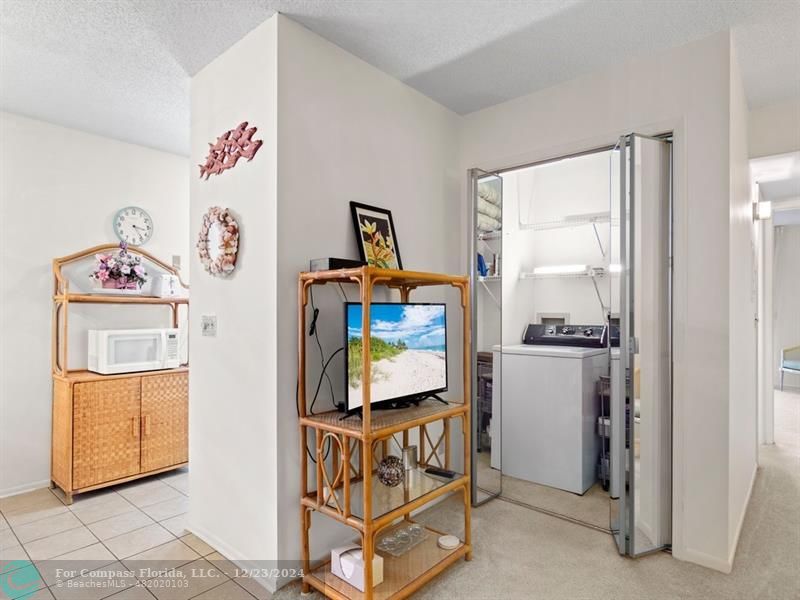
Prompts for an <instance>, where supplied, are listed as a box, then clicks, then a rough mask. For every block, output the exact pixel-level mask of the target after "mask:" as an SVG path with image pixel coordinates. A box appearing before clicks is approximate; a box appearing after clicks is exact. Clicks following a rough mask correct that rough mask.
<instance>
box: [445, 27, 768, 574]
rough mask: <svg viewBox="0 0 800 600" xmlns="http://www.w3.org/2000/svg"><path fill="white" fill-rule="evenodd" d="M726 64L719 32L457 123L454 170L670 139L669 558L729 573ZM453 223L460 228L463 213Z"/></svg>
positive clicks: (738, 518) (733, 289) (736, 290)
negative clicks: (655, 137)
mask: <svg viewBox="0 0 800 600" xmlns="http://www.w3.org/2000/svg"><path fill="white" fill-rule="evenodd" d="M732 60H733V59H732V55H731V47H730V33H729V32H724V33H720V34H717V35H714V36H711V37H708V38H705V39H703V40H699V41H697V42H694V43H691V44H688V45H686V46H683V47H680V48H676V49H673V50H670V51H668V52H664V53H660V54H658V55H655V56H652V57H647V58H642V59H638V60H636V61H632V62H628V63H625V64H621V65H617V66H615V67H612V68H609V69H606V70H605V71H602V72H597V73H594V74H591V75H587V76H584V77H581V78H578V79H575V80H572V81H569V82H566V83H563V84H559V85H556V86H553V87H551V88H548V89H545V90H542V91H539V92H536V93H533V94H530V95H528V96H524V97H522V98H518V99H515V100H511V101H509V102H505V103H503V104H499V105H497V106H493V107H490V108H487V109H484V110H481V111H477V112H475V113H472V114H469V115H466V116H465V118H464V123H463V130H462V153H461V157H462V168H463V169H464V170H465V171H466V170H467V169H469V168H473V167H479V168H481V169H484V170H487V171H494V170H497V169H503V168H508V167H511V166H514V165H523V164H531V163H533V162H536V161H541V160H545V159H550V158H555V157H558V156H565V155H568V154H571V153H575V152H581V151H586V150H589V149H592V148H597V147H602V146H605V145H610V144H614V142H615V141H616V140H617V139H618V137H619V136H620V135H622V134H626V133H630V132H634V131H635V132H638V133H644V134H651V135H652V134H657V133H663V132H666V131H673V132H674V134H675V139H674V143H673V150H674V156H673V184H674V199H675V215H674V221H675V228H674V245H675V251H676V259H675V269H674V303H673V314H674V339H673V347H674V353H673V360H674V405H673V408H674V427H675V436H674V448H673V467H674V472H675V474H676V475H675V478H674V489H673V518H674V532H673V554H674V556H675V557H677V558H680V559H684V560H689V561H692V562H696V563H699V564H702V565H705V566H708V567H711V568H714V569H718V570H721V571H730V569H731V566H732V561H733V553H734V551H735V545H736V541H735V536H734V535H733V534H732V531H731V530H735V529H738V527H739V525H738V524H740V523H741V522H742V520H743V518H744V506H743V505H741V504H738V503H735V502H732V500H731V498H733V497H737V498H740V497H742V494H741V491H740V490H737V491H736V493H735V494H732V493H730V492H731V490H730V487H729V486H730V483H731V481H732V478H731V474H730V471H729V467H730V464H731V454H730V447H729V438H730V435H731V428H730V426H729V419H728V417H729V408H730V407H729V401H730V394H729V390H730V380H729V375H730V369H731V362H730V361H731V355H730V354H729V350H730V341H729V340H730V330H729V327H730V323H729V314H730V306H729V299H730V297H731V295H745V296H746V295H749V294H750V290H749V289H740V288H741V287H742V286H741V283H740V281H739V280H738V279H737V280H736V282H734V283H733V284H732V282H731V274H730V270H729V260H730V256H729V251H728V249H729V239H730V223H731V215H732V207H733V203H732V197H731V193H732V192H731V177H730V176H731V156H730V153H729V151H728V149H729V144H730V135H731V127H741V123H740V120H736V121H735V122H732V121H731V119H730V114H729V109H730V99H731V69H730V64H731V61H732ZM736 193H738V191H737V192H736ZM463 196H464V197H465V198H466V197H467V196H468V190H467V189H466V186H465V188H464V189H463ZM738 201H739V199H737V204H736V206H737V208H736V210H737V211H738ZM465 205H466V202H465ZM698 223H703V224H707V226H701V227H696V226H695V224H698ZM462 224H463V228H464V229H463V230H464V231H467V219H466V213H464V214H463V215H462ZM690 224H691V226H690ZM711 224H713V225H711ZM465 247H466V246H465V245H464V246H462V248H465ZM690 257H691V258H690ZM467 259H468V257H467V255H466V252H464V254H463V261H464V264H465V265H466V264H467ZM752 343H753V344H755V336H753V340H752ZM753 371H754V372H755V369H753ZM748 393H749V392H748ZM752 396H753V399H752V402H753V403H755V388H753V390H752ZM739 462H741V463H742V464H744V461H739ZM745 479H746V478H742V477H738V476H737V478H736V481H737V482H739V483H738V484H737V485H746V483H743V482H744V481H745ZM734 505H735V506H734ZM731 511H733V513H735V514H730V513H731ZM732 523H736V524H737V525H736V526H735V527H734V526H732V525H731V524H732Z"/></svg>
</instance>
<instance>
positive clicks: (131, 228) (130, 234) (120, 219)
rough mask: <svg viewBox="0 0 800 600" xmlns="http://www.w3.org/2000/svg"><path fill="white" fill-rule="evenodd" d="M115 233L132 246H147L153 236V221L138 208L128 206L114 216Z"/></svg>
mask: <svg viewBox="0 0 800 600" xmlns="http://www.w3.org/2000/svg"><path fill="white" fill-rule="evenodd" d="M114 233H116V234H117V237H118V238H119V239H120V241H123V242H125V243H127V244H130V245H131V246H141V245H142V244H146V243H147V242H148V240H149V239H150V237H151V236H152V235H153V220H152V219H151V218H150V215H148V214H147V211H146V210H144V209H143V208H139V207H138V206H126V207H125V208H122V209H120V210H119V211H117V214H116V215H114Z"/></svg>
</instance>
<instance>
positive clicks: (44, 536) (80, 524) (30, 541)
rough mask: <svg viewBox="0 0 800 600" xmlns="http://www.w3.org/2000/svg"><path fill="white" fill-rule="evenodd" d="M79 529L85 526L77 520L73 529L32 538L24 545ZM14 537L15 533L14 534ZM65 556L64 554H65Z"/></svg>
mask: <svg viewBox="0 0 800 600" xmlns="http://www.w3.org/2000/svg"><path fill="white" fill-rule="evenodd" d="M75 518H76V519H77V518H78V517H75ZM31 522H32V523H36V522H37V521H31ZM26 525H28V523H26ZM81 527H86V525H85V524H84V523H83V521H81V520H80V519H78V525H75V527H70V528H69V529H62V530H61V531H57V532H56V533H48V534H47V535H43V536H42V537H38V538H33V539H32V540H28V541H27V542H25V543H26V544H31V543H33V542H38V541H39V540H43V539H46V538H49V537H53V536H54V535H61V534H62V533H67V532H68V531H74V530H76V529H80V528H81ZM87 529H88V527H87ZM89 533H92V532H91V531H89ZM14 535H16V532H14ZM92 535H94V534H92ZM17 540H19V538H17ZM20 544H22V542H20ZM65 554H66V552H65ZM47 560H50V559H47Z"/></svg>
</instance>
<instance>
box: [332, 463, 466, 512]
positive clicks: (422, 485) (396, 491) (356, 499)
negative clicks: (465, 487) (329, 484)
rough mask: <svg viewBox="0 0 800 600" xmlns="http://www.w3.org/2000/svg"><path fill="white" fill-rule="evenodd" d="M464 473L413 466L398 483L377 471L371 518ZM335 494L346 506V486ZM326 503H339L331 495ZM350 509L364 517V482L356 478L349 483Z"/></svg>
mask: <svg viewBox="0 0 800 600" xmlns="http://www.w3.org/2000/svg"><path fill="white" fill-rule="evenodd" d="M462 477H463V475H462V474H461V473H456V476H455V477H453V478H452V479H447V478H446V477H437V476H436V475H430V474H428V473H426V472H425V470H424V468H422V467H420V468H417V469H411V470H409V471H406V477H405V480H404V481H403V483H401V484H399V485H396V486H395V487H388V486H386V485H383V484H382V483H381V482H380V481H379V480H378V476H377V475H376V474H373V475H372V518H373V519H377V518H378V517H381V516H383V515H385V514H386V513H389V512H391V511H393V510H394V509H396V508H400V507H401V506H403V505H405V504H408V503H409V502H412V501H414V500H416V499H417V498H420V497H422V496H424V495H425V494H428V493H430V492H433V491H435V490H438V489H439V488H441V487H444V486H445V485H447V484H449V483H452V482H453V481H458V480H459V479H461V478H462ZM336 497H337V499H338V500H339V505H340V506H344V489H343V488H341V487H339V488H337V489H336ZM327 505H328V506H329V507H331V508H333V509H335V508H336V503H335V502H334V500H333V498H332V497H329V498H328V500H327ZM350 509H351V511H352V513H353V516H354V517H357V518H359V519H362V520H363V519H364V482H363V481H354V482H352V483H351V484H350Z"/></svg>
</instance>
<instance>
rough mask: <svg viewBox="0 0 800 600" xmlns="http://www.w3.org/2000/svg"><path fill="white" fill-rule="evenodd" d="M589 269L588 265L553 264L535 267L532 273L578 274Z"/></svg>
mask: <svg viewBox="0 0 800 600" xmlns="http://www.w3.org/2000/svg"><path fill="white" fill-rule="evenodd" d="M588 270H589V265H553V266H550V267H535V268H534V269H533V274H534V275H580V274H582V273H586V272H587V271H588Z"/></svg>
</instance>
